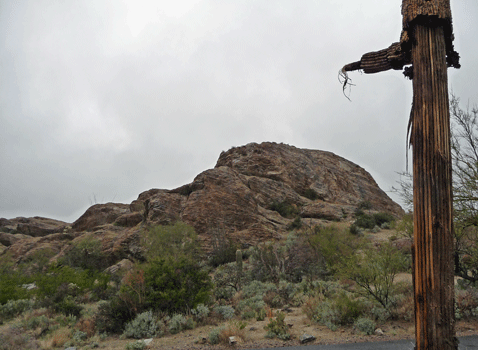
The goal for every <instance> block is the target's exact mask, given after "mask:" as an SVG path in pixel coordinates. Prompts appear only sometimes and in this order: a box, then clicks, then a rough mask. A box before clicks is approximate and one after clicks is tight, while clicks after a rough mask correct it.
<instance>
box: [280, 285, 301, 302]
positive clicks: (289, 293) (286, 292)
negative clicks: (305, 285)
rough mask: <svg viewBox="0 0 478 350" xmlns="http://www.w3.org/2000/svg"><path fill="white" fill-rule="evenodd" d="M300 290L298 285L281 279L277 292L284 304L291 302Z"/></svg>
mask: <svg viewBox="0 0 478 350" xmlns="http://www.w3.org/2000/svg"><path fill="white" fill-rule="evenodd" d="M298 290H299V286H298V285H296V284H294V283H290V282H287V281H280V282H279V285H278V286H277V294H278V295H279V296H280V298H281V300H282V303H283V304H290V303H291V302H292V299H293V298H294V296H295V295H296V294H297V292H298Z"/></svg>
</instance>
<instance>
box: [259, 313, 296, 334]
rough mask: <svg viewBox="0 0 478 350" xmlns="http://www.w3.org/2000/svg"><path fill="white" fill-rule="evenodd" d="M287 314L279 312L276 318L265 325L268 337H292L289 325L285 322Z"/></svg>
mask: <svg viewBox="0 0 478 350" xmlns="http://www.w3.org/2000/svg"><path fill="white" fill-rule="evenodd" d="M284 319H285V314H284V313H282V312H278V313H277V316H276V318H275V319H273V318H271V319H270V320H269V323H268V324H267V325H266V326H264V329H265V330H266V331H267V334H266V338H279V339H282V340H288V339H290V334H289V332H288V330H289V327H288V326H287V325H286V324H285V322H284Z"/></svg>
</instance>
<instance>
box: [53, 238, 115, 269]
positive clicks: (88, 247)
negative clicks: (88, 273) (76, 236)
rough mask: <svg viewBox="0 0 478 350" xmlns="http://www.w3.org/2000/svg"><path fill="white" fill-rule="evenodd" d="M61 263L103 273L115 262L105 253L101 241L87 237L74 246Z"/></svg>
mask: <svg viewBox="0 0 478 350" xmlns="http://www.w3.org/2000/svg"><path fill="white" fill-rule="evenodd" d="M60 263H61V264H64V265H68V266H71V267H79V268H82V269H84V270H94V271H103V270H104V269H105V268H107V267H108V266H110V265H111V264H112V263H113V261H112V260H111V259H109V258H108V256H107V255H106V254H105V253H104V252H103V249H102V246H101V241H100V240H98V239H96V238H94V237H86V238H84V239H82V240H81V241H79V242H77V243H75V244H73V245H72V247H71V248H70V250H68V251H67V252H66V253H65V255H64V256H63V258H62V259H61V260H60Z"/></svg>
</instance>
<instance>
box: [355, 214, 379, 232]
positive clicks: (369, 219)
mask: <svg viewBox="0 0 478 350" xmlns="http://www.w3.org/2000/svg"><path fill="white" fill-rule="evenodd" d="M353 224H354V225H355V226H357V227H361V228H367V229H373V228H374V227H375V225H376V223H375V220H374V218H373V216H372V215H367V214H363V215H360V216H358V217H357V218H356V219H355V221H354V223H353Z"/></svg>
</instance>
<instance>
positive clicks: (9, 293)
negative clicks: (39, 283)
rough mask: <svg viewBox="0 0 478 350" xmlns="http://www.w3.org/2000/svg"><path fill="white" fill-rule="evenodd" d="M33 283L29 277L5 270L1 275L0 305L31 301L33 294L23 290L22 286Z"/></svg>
mask: <svg viewBox="0 0 478 350" xmlns="http://www.w3.org/2000/svg"><path fill="white" fill-rule="evenodd" d="M2 270H3V269H2ZM31 282H32V280H31V279H29V278H28V276H26V275H25V274H23V273H21V272H19V271H14V270H12V269H5V270H3V271H2V273H1V274H0V305H2V304H5V303H7V302H8V301H13V300H19V299H29V298H30V297H31V296H32V295H33V292H32V291H28V290H26V289H25V288H22V285H24V284H28V283H31Z"/></svg>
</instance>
